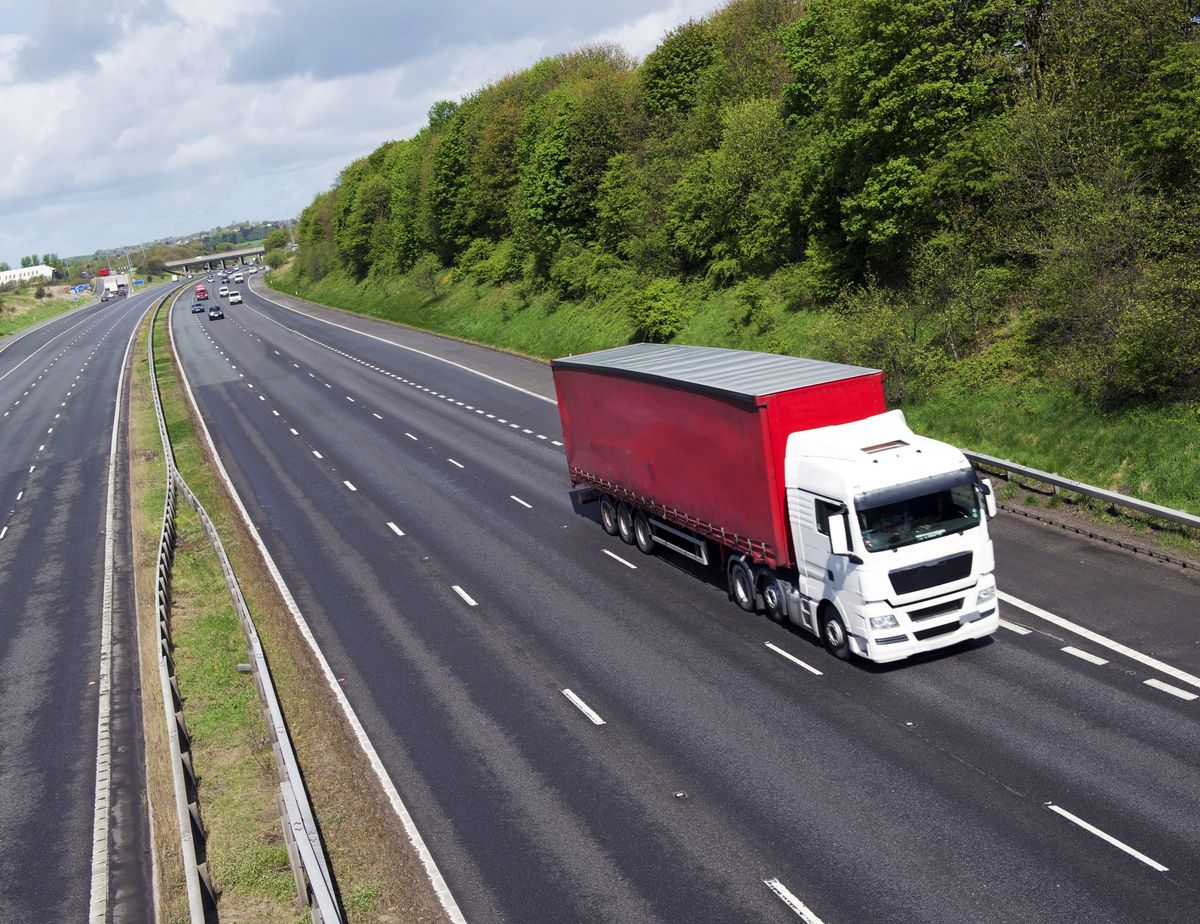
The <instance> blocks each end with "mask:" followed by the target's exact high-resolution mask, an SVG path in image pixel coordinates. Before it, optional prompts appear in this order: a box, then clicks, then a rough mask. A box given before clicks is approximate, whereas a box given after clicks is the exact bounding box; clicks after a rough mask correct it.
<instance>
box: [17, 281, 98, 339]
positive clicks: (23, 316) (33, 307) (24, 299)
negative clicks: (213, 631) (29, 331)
mask: <svg viewBox="0 0 1200 924" xmlns="http://www.w3.org/2000/svg"><path fill="white" fill-rule="evenodd" d="M89 299H91V295H81V296H80V298H79V303H78V304H76V303H75V302H72V301H71V300H70V299H69V298H43V299H37V298H34V297H33V290H29V291H25V290H17V291H15V292H0V338H3V337H7V336H9V335H11V334H15V333H18V332H20V331H22V330H24V329H25V328H27V327H32V326H33V325H34V324H37V323H38V322H40V321H45V320H46V319H47V318H53V317H55V316H56V315H60V314H62V313H63V312H66V311H70V310H71V309H72V308H77V307H78V306H79V305H80V304H83V303H84V302H86V301H88V300H89ZM11 309H15V310H11ZM3 342H4V341H3V340H2V339H0V345H2V344H3Z"/></svg>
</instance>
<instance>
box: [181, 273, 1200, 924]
mask: <svg viewBox="0 0 1200 924" xmlns="http://www.w3.org/2000/svg"><path fill="white" fill-rule="evenodd" d="M241 288H242V291H243V294H244V295H245V297H246V304H245V305H240V306H234V307H232V308H230V309H227V315H226V319H225V320H218V321H210V320H209V319H208V318H207V316H193V315H190V314H188V313H187V312H186V306H185V307H184V308H183V309H180V308H178V307H177V308H176V310H175V311H174V312H173V313H172V325H173V332H174V337H175V341H176V345H177V349H178V351H179V355H180V358H181V361H182V364H183V366H184V368H185V370H186V373H187V376H188V379H189V380H190V382H191V385H192V386H193V388H194V390H195V395H196V399H197V401H198V404H199V406H200V408H201V412H202V415H203V417H204V419H205V421H206V423H207V426H208V427H209V429H210V430H211V432H212V435H213V439H214V442H215V444H216V447H217V449H218V452H219V454H220V456H221V458H222V459H223V461H224V464H225V466H226V467H227V469H228V471H229V474H230V477H231V479H232V482H233V484H234V485H235V487H236V488H237V490H238V492H239V494H240V495H241V497H242V498H243V500H244V502H245V504H246V507H247V508H248V511H249V513H250V516H251V518H252V519H253V521H254V523H255V525H256V527H257V528H258V530H259V532H260V533H261V534H262V537H263V540H264V542H265V544H266V546H267V548H268V549H269V551H270V553H271V555H272V557H273V558H274V559H275V561H276V562H277V563H278V566H279V568H280V571H281V573H282V575H283V578H284V579H285V581H286V582H287V584H288V586H289V588H290V590H291V592H292V593H293V595H294V596H295V598H296V600H297V603H298V604H299V607H300V609H301V610H302V611H303V613H304V615H305V616H306V618H307V621H308V623H309V625H311V627H312V629H313V632H314V634H315V636H316V639H317V641H318V643H319V644H320V646H321V649H322V650H323V652H324V655H325V657H326V658H327V659H328V661H329V663H330V664H331V666H332V668H333V670H334V672H335V673H336V676H337V678H338V679H339V681H341V686H342V689H343V690H344V691H345V694H346V696H347V697H348V699H349V701H350V702H351V703H352V705H353V707H354V709H355V711H356V713H357V715H358V716H359V718H360V719H361V720H362V722H363V724H364V726H365V728H366V730H367V732H368V733H369V735H370V738H371V740H372V742H373V744H374V746H375V748H376V749H377V750H378V752H379V754H380V756H381V758H382V761H383V764H384V766H385V768H386V770H387V772H388V774H389V775H390V777H391V779H392V780H393V781H394V782H395V784H396V786H397V787H398V789H399V791H400V793H401V795H402V796H403V799H404V801H405V803H406V804H407V806H408V808H409V810H410V811H411V813H412V815H413V817H414V818H415V819H416V821H417V823H418V825H419V827H420V829H421V831H422V833H423V835H424V838H425V840H426V842H427V843H428V844H429V847H430V850H431V851H432V853H433V856H434V858H435V859H436V861H437V863H438V865H439V867H440V868H441V870H442V873H443V874H444V875H445V878H446V880H447V882H448V883H449V886H450V889H451V890H452V892H453V894H454V896H455V897H456V899H457V901H458V903H459V905H460V906H461V909H462V912H463V914H464V915H465V917H466V918H467V919H468V920H471V921H480V922H482V921H489V922H490V921H509V922H514V924H528V922H539V921H547V922H551V921H553V922H563V921H630V922H634V921H636V922H642V921H679V922H703V921H711V922H734V921H779V922H785V921H796V920H805V921H808V922H810V924H812V922H816V921H822V922H824V924H848V922H866V921H904V922H909V921H912V922H941V921H945V922H955V924H959V922H964V921H980V922H983V921H987V922H993V921H994V922H1009V921H1012V922H1018V921H1022V922H1024V921H1038V922H1057V921H1061V922H1076V921H1089V922H1114V924H1115V922H1128V921H1135V920H1136V921H1139V922H1154V921H1162V922H1167V921H1172V922H1177V921H1183V920H1193V919H1195V914H1196V908H1197V907H1200V888H1198V887H1197V885H1196V883H1197V882H1198V881H1200V825H1197V823H1196V820H1197V818H1200V769H1198V768H1200V725H1198V723H1197V716H1198V714H1200V713H1198V711H1197V710H1198V709H1200V700H1197V699H1195V694H1197V693H1200V688H1198V686H1200V679H1198V678H1197V677H1196V676H1195V675H1196V674H1197V673H1200V613H1198V612H1197V601H1198V600H1200V593H1198V592H1200V585H1198V583H1197V581H1196V579H1195V578H1194V577H1191V576H1189V575H1188V574H1187V573H1186V572H1181V571H1179V570H1178V569H1173V568H1170V567H1167V566H1164V565H1161V564H1158V563H1155V562H1153V561H1150V560H1147V559H1141V558H1136V557H1134V556H1132V555H1130V554H1129V553H1126V552H1123V551H1118V550H1115V549H1110V548H1107V547H1103V546H1099V545H1096V544H1094V543H1092V542H1089V541H1085V540H1082V539H1079V538H1077V537H1070V536H1068V535H1067V534H1065V533H1061V532H1058V531H1055V530H1051V529H1047V528H1046V527H1043V526H1040V525H1036V524H1032V523H1030V522H1028V521H1025V520H1022V519H1021V518H1019V517H1015V516H1005V515H1002V516H1001V517H1000V518H999V519H997V520H996V521H993V529H994V535H995V539H996V557H997V562H998V577H999V581H1000V587H1001V589H1002V591H1004V592H1005V593H1006V594H1007V595H1010V596H1008V597H1006V598H1005V599H1006V602H1005V604H1004V605H1003V606H1002V616H1003V617H1004V618H1005V626H1004V627H1003V628H1002V629H1001V630H1000V632H999V634H998V635H997V636H995V637H994V638H992V639H988V640H984V641H983V642H980V643H976V644H973V645H970V646H968V647H966V648H959V649H957V650H953V651H950V652H946V653H942V654H939V655H937V656H934V657H927V658H922V659H919V660H914V661H912V662H908V663H902V664H899V665H894V666H887V667H873V666H869V665H863V664H845V663H842V662H838V661H836V660H834V659H832V658H830V657H828V656H827V655H825V654H824V652H823V651H821V650H820V649H819V648H818V647H817V646H816V645H815V643H814V642H813V640H811V639H809V638H808V637H806V636H805V635H803V634H801V633H799V632H794V631H789V630H788V629H785V628H782V627H779V626H776V625H774V624H772V623H770V622H769V621H768V620H767V619H766V618H765V617H750V616H747V615H746V614H744V613H742V612H741V611H739V610H738V609H737V608H736V607H735V606H734V605H733V604H732V603H730V602H729V601H728V599H727V597H726V593H725V589H724V586H723V581H721V580H720V578H719V577H717V576H716V575H714V574H713V573H711V572H708V571H705V570H701V569H697V568H695V567H693V566H691V565H690V564H688V563H687V562H685V561H682V560H680V559H677V558H674V557H671V556H670V555H662V556H657V557H653V558H649V557H644V556H641V555H639V554H638V553H637V551H636V549H634V548H633V547H630V546H625V545H622V544H621V543H620V541H619V540H618V539H616V538H610V537H608V536H606V535H605V534H604V533H603V532H602V531H601V529H600V527H599V526H598V525H597V523H596V522H594V521H593V519H591V518H589V516H584V515H580V514H579V513H577V512H576V511H574V510H573V509H572V507H571V503H570V500H569V497H568V493H567V491H568V487H569V486H568V483H567V477H566V471H565V469H566V466H565V461H564V456H563V453H562V449H561V446H560V435H559V433H560V430H559V423H558V414H557V409H556V407H555V406H554V404H553V403H551V402H550V401H548V400H546V398H547V397H549V396H552V395H553V390H552V387H551V385H550V376H549V370H548V369H547V368H546V367H545V366H544V365H541V364H537V363H533V362H530V361H527V360H524V359H521V358H518V357H513V356H509V355H506V354H503V353H499V352H496V351H492V350H488V349H485V348H477V347H472V346H469V345H463V344H460V343H455V342H453V341H448V340H445V339H442V338H437V337H434V336H431V335H425V334H422V333H419V332H413V331H408V330H404V329H400V328H396V327H390V326H386V325H384V324H382V323H381V322H377V321H372V320H370V319H367V318H357V317H354V316H350V315H345V314H340V313H337V312H333V311H331V310H325V309H317V308H311V309H307V310H310V311H311V314H312V315H315V316H321V317H328V318H331V319H335V320H336V321H337V322H338V323H339V324H341V325H346V327H337V326H333V325H331V324H329V323H325V322H323V321H322V320H319V319H318V318H317V317H315V316H310V315H308V314H303V313H298V312H295V311H289V310H285V309H283V308H281V307H278V306H276V305H274V304H272V303H271V302H269V301H267V300H265V299H264V298H262V297H261V296H260V295H258V294H256V291H255V290H259V291H261V289H260V285H259V283H258V282H257V281H256V283H255V285H254V287H253V288H251V287H248V286H242V287H241ZM248 289H250V291H247V290H248ZM271 298H272V299H278V298H279V296H277V295H275V294H271ZM348 328H358V329H361V330H363V331H369V332H370V333H372V334H375V335H376V336H386V338H390V339H392V340H394V341H396V343H395V344H393V343H387V342H383V341H381V340H380V339H374V338H372V337H368V336H364V335H363V334H362V333H358V332H356V331H355V330H351V329H348ZM404 346H408V347H410V348H408V349H406V348H404ZM430 354H434V355H430ZM438 356H441V357H444V358H446V359H449V360H451V361H449V362H447V361H443V360H442V359H439V358H437V357H438ZM462 366H469V367H471V368H472V369H475V370H478V371H481V372H483V373H485V375H479V374H475V373H474V372H472V371H468V369H465V368H462ZM505 382H509V383H513V384H515V385H517V386H519V387H509V385H506V384H504V383H505ZM1039 614H1040V615H1039ZM1053 620H1057V621H1053ZM1071 627H1078V629H1081V630H1082V632H1083V633H1084V634H1080V631H1077V629H1075V628H1071ZM1088 632H1091V633H1093V634H1091V635H1088V634H1086V633H1088ZM1133 649H1136V651H1133ZM1131 651H1132V654H1131ZM1137 652H1142V653H1144V654H1142V655H1139V654H1137ZM1146 655H1153V657H1152V658H1148V657H1146ZM1189 697H1190V698H1189Z"/></svg>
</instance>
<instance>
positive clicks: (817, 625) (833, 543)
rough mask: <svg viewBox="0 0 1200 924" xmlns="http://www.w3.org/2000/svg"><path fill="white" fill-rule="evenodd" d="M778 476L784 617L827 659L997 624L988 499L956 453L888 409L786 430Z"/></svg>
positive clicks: (895, 651)
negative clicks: (783, 511) (784, 544)
mask: <svg viewBox="0 0 1200 924" xmlns="http://www.w3.org/2000/svg"><path fill="white" fill-rule="evenodd" d="M784 471H785V480H786V483H787V498H788V514H789V517H790V520H791V533H792V540H793V542H794V544H795V551H796V561H797V573H796V586H795V587H787V586H786V584H785V585H784V586H783V587H782V588H781V589H782V590H784V592H785V594H786V597H787V603H788V606H787V613H788V617H789V618H790V619H791V621H792V622H794V623H796V624H797V625H800V626H803V627H805V628H807V629H808V630H810V631H812V632H814V633H817V634H819V635H821V636H822V638H823V639H824V641H825V643H826V646H827V647H829V648H830V650H831V651H833V652H834V653H835V654H838V655H839V656H841V657H845V656H846V654H847V653H849V652H853V653H854V654H857V655H859V656H861V657H864V658H868V659H870V660H872V661H878V662H885V661H898V660H900V659H902V658H907V657H910V656H912V655H914V654H918V653H921V652H926V651H933V650H935V649H938V648H944V647H946V646H948V645H953V644H956V643H958V642H961V641H964V640H966V639H975V638H982V637H983V636H986V635H990V634H992V633H993V632H995V631H996V630H997V629H998V628H999V625H1000V614H999V609H998V603H997V600H996V581H995V577H994V575H993V571H994V569H995V559H994V555H993V552H992V540H991V536H990V535H989V533H988V526H987V517H988V516H995V512H996V502H995V496H994V494H993V492H992V488H991V485H990V483H989V482H987V481H986V480H981V479H979V478H977V477H976V475H975V472H974V470H973V469H972V468H971V465H970V463H969V462H968V461H967V459H966V457H965V456H964V455H963V454H962V453H961V452H960V451H959V450H958V449H956V448H954V447H953V446H950V445H948V444H946V443H942V442H939V441H938V440H932V439H929V438H927V437H923V436H918V435H917V434H915V433H913V432H912V430H911V429H909V427H908V424H907V423H906V422H905V420H904V413H903V412H902V411H898V410H897V411H889V412H887V413H884V414H877V415H875V416H873V417H868V418H866V419H865V420H859V421H855V422H853V423H847V424H839V425H837V426H832V427H823V428H820V429H815V430H804V431H800V432H796V433H793V434H791V435H790V436H789V437H788V441H787V451H786V457H785V462H784ZM985 514H986V516H985Z"/></svg>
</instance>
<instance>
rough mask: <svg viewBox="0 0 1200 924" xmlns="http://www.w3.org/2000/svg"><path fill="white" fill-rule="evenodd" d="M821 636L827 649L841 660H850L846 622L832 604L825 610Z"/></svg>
mask: <svg viewBox="0 0 1200 924" xmlns="http://www.w3.org/2000/svg"><path fill="white" fill-rule="evenodd" d="M821 638H822V639H823V640H824V641H825V649H826V650H827V651H828V652H829V653H830V654H831V655H833V656H834V657H835V658H837V659H838V660H839V661H849V660H850V638H849V636H848V635H846V624H845V623H844V622H842V617H841V616H839V615H838V611H837V610H835V609H834V608H833V607H832V606H831V607H827V608H826V610H825V619H824V620H823V621H822V623H821Z"/></svg>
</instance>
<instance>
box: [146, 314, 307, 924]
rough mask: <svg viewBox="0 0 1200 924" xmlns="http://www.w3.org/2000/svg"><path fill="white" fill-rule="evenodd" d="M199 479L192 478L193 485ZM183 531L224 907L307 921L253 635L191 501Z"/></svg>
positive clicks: (188, 682)
mask: <svg viewBox="0 0 1200 924" xmlns="http://www.w3.org/2000/svg"><path fill="white" fill-rule="evenodd" d="M165 317H166V315H165V313H163V314H162V315H160V318H159V322H158V324H157V325H155V328H154V331H153V335H154V345H155V369H156V373H157V375H158V377H159V382H160V388H161V390H162V392H163V403H164V414H165V416H166V417H167V419H168V432H169V433H170V435H171V440H172V444H173V446H174V447H175V452H176V457H177V464H179V465H180V468H181V470H182V471H184V475H185V477H188V468H193V467H194V466H196V465H197V464H201V463H202V462H203V456H202V453H201V450H200V446H199V443H198V441H197V439H196V435H195V432H194V430H193V428H192V426H191V422H190V419H189V418H188V417H187V414H186V411H185V410H184V408H183V404H182V400H181V398H180V395H179V392H178V388H177V387H176V384H175V375H174V370H173V368H172V365H171V362H170V358H169V355H170V354H169V349H168V344H167V342H166V334H165V329H164V328H165V323H166V322H165ZM141 416H142V417H143V418H148V419H143V420H141V421H139V429H140V430H144V429H146V428H150V427H153V428H154V429H155V431H156V430H157V427H156V425H155V424H154V416H153V408H152V407H150V408H149V409H148V412H147V413H144V414H143V415H141ZM185 465H186V466H188V468H185V467H184V466H185ZM199 480H200V479H195V478H189V484H193V482H197V481H199ZM210 490H211V489H210ZM198 493H199V491H198ZM155 501H156V502H157V508H156V511H157V512H156V513H155V518H156V519H157V516H158V515H159V513H161V508H162V502H163V501H162V493H161V492H159V495H158V497H157V498H145V499H143V500H142V503H143V505H149V504H152V503H153V502H155ZM202 502H203V499H202ZM206 506H208V505H207V504H206ZM176 526H177V540H176V543H177V547H176V548H177V550H176V555H175V562H174V571H173V579H172V589H173V593H172V615H171V619H172V642H173V644H174V657H175V669H176V676H177V678H178V681H179V688H180V692H181V694H182V696H183V701H184V718H185V722H186V724H187V729H188V733H189V734H190V735H191V738H192V746H193V759H194V762H195V769H196V772H197V774H198V777H199V794H200V805H201V813H202V818H203V820H204V825H205V830H206V833H207V835H208V842H207V844H208V864H209V868H210V870H211V871H212V876H213V883H214V886H215V887H216V888H217V890H218V892H219V895H220V898H219V903H220V905H221V907H222V908H223V909H225V911H227V912H229V913H230V914H232V915H233V916H234V917H236V918H237V919H241V920H262V921H300V920H305V919H307V913H305V914H303V915H301V913H300V912H298V911H297V910H296V899H295V883H294V881H293V879H292V874H291V869H290V867H289V865H288V858H287V850H286V848H285V847H284V844H283V840H282V831H281V827H280V826H281V822H280V818H279V807H278V802H277V799H276V793H277V787H278V777H277V775H276V771H275V768H274V755H273V752H272V749H271V745H270V739H269V737H268V731H267V727H266V725H265V722H264V720H263V717H262V706H261V702H260V700H259V698H258V692H257V690H256V688H255V686H254V680H253V675H252V674H249V673H240V672H239V671H238V670H237V665H238V664H239V663H240V662H244V661H246V660H247V658H248V655H247V642H246V635H245V633H244V631H243V630H242V626H241V623H240V621H239V619H238V616H237V611H236V609H235V607H234V604H233V599H232V597H231V596H230V593H229V590H228V588H227V587H226V584H225V578H224V575H223V574H222V572H221V567H220V561H219V559H218V558H217V555H216V552H215V551H214V550H213V548H212V546H211V544H210V543H209V541H208V537H207V536H206V535H205V533H204V529H203V526H202V525H201V523H200V519H199V516H198V514H197V513H196V512H195V511H193V510H192V509H191V507H190V506H189V505H188V504H187V503H186V502H184V501H182V499H181V501H180V503H179V505H178V511H177V516H176ZM223 913H224V912H223Z"/></svg>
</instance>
